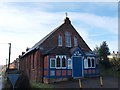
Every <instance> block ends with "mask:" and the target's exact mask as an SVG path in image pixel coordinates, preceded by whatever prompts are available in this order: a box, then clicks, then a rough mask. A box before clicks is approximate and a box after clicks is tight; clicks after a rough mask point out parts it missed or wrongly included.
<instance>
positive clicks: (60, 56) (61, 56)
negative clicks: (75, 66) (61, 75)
mask: <svg viewBox="0 0 120 90" xmlns="http://www.w3.org/2000/svg"><path fill="white" fill-rule="evenodd" d="M57 57H59V58H60V67H57V63H56V69H61V68H62V69H65V68H66V66H65V67H62V58H63V57H64V58H65V63H66V56H65V55H56V62H57Z"/></svg>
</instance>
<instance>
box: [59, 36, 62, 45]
mask: <svg viewBox="0 0 120 90" xmlns="http://www.w3.org/2000/svg"><path fill="white" fill-rule="evenodd" d="M58 46H62V36H61V35H59V36H58Z"/></svg>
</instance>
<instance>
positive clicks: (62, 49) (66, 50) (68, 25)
mask: <svg viewBox="0 0 120 90" xmlns="http://www.w3.org/2000/svg"><path fill="white" fill-rule="evenodd" d="M65 29H70V30H72V31H73V32H75V33H76V34H78V32H77V31H76V30H75V28H74V27H73V26H72V24H71V21H70V20H69V18H68V17H66V18H65V20H64V23H63V24H62V25H60V26H59V27H57V28H56V29H54V30H53V31H52V32H50V33H49V34H48V35H46V36H45V37H44V38H43V39H41V40H40V41H39V42H37V43H36V44H35V45H34V46H33V47H32V48H30V49H29V50H28V51H27V52H26V53H25V54H24V55H22V56H25V55H26V54H28V53H29V52H31V51H33V50H35V49H40V51H42V54H47V53H56V54H61V53H62V54H70V48H67V47H56V46H54V47H49V48H45V46H47V45H46V44H45V41H47V39H49V38H50V37H52V35H54V34H55V32H57V31H60V30H65ZM78 36H79V39H80V42H79V47H80V48H81V49H82V51H83V52H84V53H87V52H90V51H92V50H91V49H90V48H89V47H88V45H87V44H86V43H85V41H84V40H83V39H82V37H81V36H80V35H79V34H78ZM54 38H55V37H54ZM48 42H49V40H48Z"/></svg>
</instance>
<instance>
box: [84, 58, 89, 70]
mask: <svg viewBox="0 0 120 90" xmlns="http://www.w3.org/2000/svg"><path fill="white" fill-rule="evenodd" d="M84 68H88V59H86V58H85V59H84Z"/></svg>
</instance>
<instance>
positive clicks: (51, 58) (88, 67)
mask: <svg viewBox="0 0 120 90" xmlns="http://www.w3.org/2000/svg"><path fill="white" fill-rule="evenodd" d="M19 62H20V70H22V71H24V72H25V73H26V74H27V76H28V77H29V79H30V80H32V81H38V82H43V83H51V82H57V81H62V80H67V79H69V78H78V77H89V76H99V74H100V69H99V61H98V59H97V57H96V55H95V54H94V53H93V51H92V50H91V49H90V48H89V46H88V45H87V44H86V43H85V41H84V40H83V38H82V37H81V36H80V34H79V33H78V32H77V31H76V29H75V28H74V27H73V25H72V24H71V21H70V20H69V18H68V17H66V18H65V20H64V23H63V24H62V25H60V26H59V27H57V28H56V29H54V30H53V31H52V32H50V33H49V34H48V35H47V36H45V37H44V38H43V39H42V40H40V41H39V42H37V43H36V44H35V45H34V46H33V47H32V48H30V49H29V50H27V51H26V52H25V53H24V54H22V56H21V57H20V61H19Z"/></svg>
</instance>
